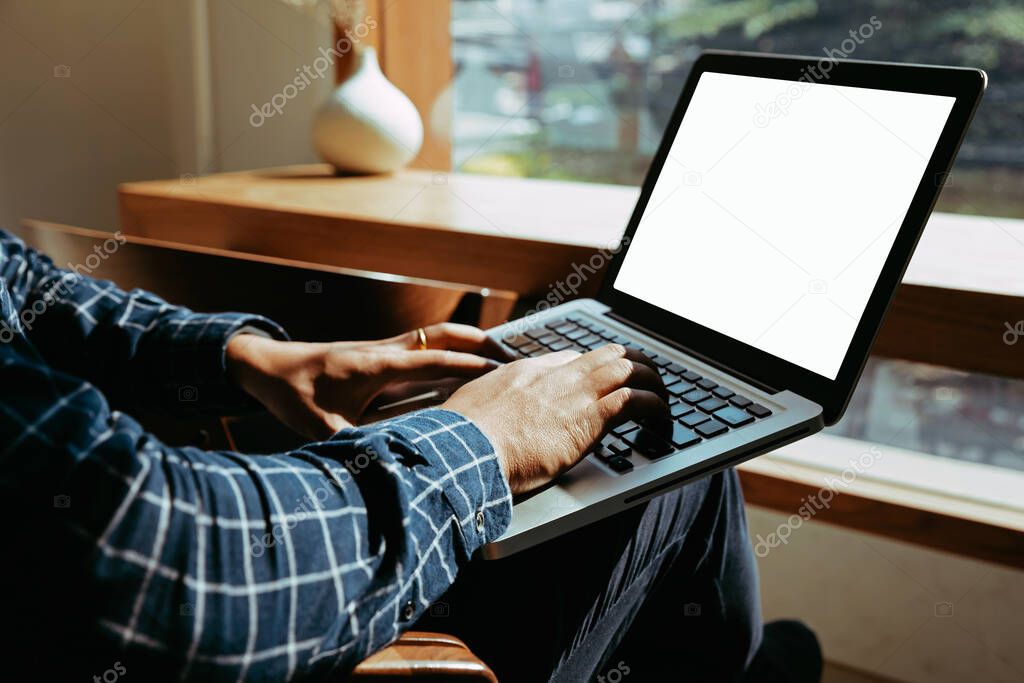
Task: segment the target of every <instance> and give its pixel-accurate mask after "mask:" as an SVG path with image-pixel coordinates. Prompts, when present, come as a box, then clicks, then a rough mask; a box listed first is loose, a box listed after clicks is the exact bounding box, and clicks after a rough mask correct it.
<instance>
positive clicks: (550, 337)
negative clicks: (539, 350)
mask: <svg viewBox="0 0 1024 683" xmlns="http://www.w3.org/2000/svg"><path fill="white" fill-rule="evenodd" d="M534 339H536V340H537V343H538V344H543V345H544V346H550V345H551V344H553V343H555V342H556V341H558V340H559V339H561V337H559V336H558V335H557V334H555V333H554V332H549V333H548V334H545V335H544V336H543V337H534Z"/></svg>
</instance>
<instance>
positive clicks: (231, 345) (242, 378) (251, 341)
mask: <svg viewBox="0 0 1024 683" xmlns="http://www.w3.org/2000/svg"><path fill="white" fill-rule="evenodd" d="M281 343H282V342H280V341H277V340H276V339H270V338H267V337H264V336H261V335H258V334H247V333H244V332H243V333H240V334H236V335H234V336H233V337H231V339H229V340H228V343H227V346H226V347H225V352H224V357H225V362H226V365H227V373H228V378H229V379H230V380H231V381H232V382H234V384H235V386H237V387H239V388H240V389H242V390H243V391H245V392H246V393H247V394H249V395H250V396H252V397H253V398H256V399H257V400H258V399H259V398H260V397H259V396H258V394H257V388H258V387H259V386H261V384H262V383H263V382H264V380H265V379H266V377H267V374H268V371H269V367H270V364H271V363H270V359H271V358H272V356H273V354H274V353H275V351H276V346H277V345H279V344H281Z"/></svg>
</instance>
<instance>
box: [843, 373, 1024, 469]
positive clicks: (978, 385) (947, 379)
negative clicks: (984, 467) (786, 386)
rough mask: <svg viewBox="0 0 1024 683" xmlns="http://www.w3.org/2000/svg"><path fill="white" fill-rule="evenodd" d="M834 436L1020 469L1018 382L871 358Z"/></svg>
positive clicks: (1022, 442) (1022, 397)
mask: <svg viewBox="0 0 1024 683" xmlns="http://www.w3.org/2000/svg"><path fill="white" fill-rule="evenodd" d="M826 431H827V432H830V433H832V434H836V435H837V436H846V437H850V438H854V439H861V440H864V441H873V442H875V443H883V444H888V445H890V446H897V447H900V448H907V449H910V450H913V451H919V452H921V453H930V454H933V455H939V456H943V457H947V458H957V459H960V460H970V461H972V462H981V463H986V464H989V465H997V466H999V467H1010V468H1013V469H1017V470H1024V382H1022V381H1019V380H1011V379H1006V378H1003V377H994V376H991V375H982V374H978V373H965V372H959V371H956V370H951V369H949V368H943V367H937V366H934V365H925V364H923V363H911V362H907V361H896V360H886V359H881V358H872V359H871V360H869V361H868V365H867V367H866V368H865V369H864V375H863V376H862V377H861V380H860V384H858V385H857V390H856V391H855V392H854V394H853V399H852V400H851V401H850V407H849V408H848V409H847V411H846V415H845V416H844V417H843V419H842V420H841V421H840V422H839V423H838V424H837V425H835V426H834V427H831V428H829V429H827V430H826Z"/></svg>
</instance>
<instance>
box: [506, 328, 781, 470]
mask: <svg viewBox="0 0 1024 683" xmlns="http://www.w3.org/2000/svg"><path fill="white" fill-rule="evenodd" d="M503 341H504V343H505V345H506V346H508V347H509V348H510V349H511V350H512V352H513V353H515V354H516V355H518V356H521V357H534V356H541V355H544V354H545V353H552V352H555V351H564V350H567V349H568V350H572V351H578V352H580V353H586V352H587V351H593V350H594V349H596V348H598V347H601V346H604V345H605V344H609V343H615V344H622V345H623V346H628V347H631V348H634V349H637V350H639V351H640V352H642V353H643V354H644V355H646V356H647V357H648V358H650V359H651V360H652V361H653V362H654V364H655V365H656V366H658V372H659V373H660V374H661V377H662V380H663V381H664V382H665V386H666V388H667V390H668V393H669V409H670V410H671V418H670V419H669V420H659V421H657V423H654V424H637V423H636V422H632V421H630V422H626V423H624V424H621V425H619V426H618V427H615V428H614V429H612V431H611V433H609V434H608V435H607V436H605V437H604V438H603V439H601V442H600V443H599V444H598V445H597V446H596V447H595V448H594V449H592V450H591V453H592V454H593V455H595V456H596V457H597V458H599V459H600V460H601V461H602V462H604V463H605V464H606V465H607V466H608V467H609V468H610V469H611V470H612V471H613V472H618V473H619V474H624V473H626V472H629V471H630V470H632V469H633V466H634V463H635V462H637V461H636V460H634V457H633V456H635V455H637V454H639V455H641V456H643V457H644V458H647V459H649V460H656V459H658V458H663V457H665V456H667V455H671V454H674V453H679V452H680V451H685V450H686V449H688V448H693V447H694V446H696V445H697V444H699V443H702V442H703V441H707V440H709V439H714V438H715V437H718V436H721V435H723V434H726V433H728V432H729V431H731V430H734V429H740V428H742V427H745V426H747V425H749V424H752V423H754V422H756V421H757V420H762V419H764V418H766V417H768V416H770V415H771V414H772V411H771V410H770V409H768V408H766V407H765V406H763V405H761V404H760V403H756V402H754V401H752V400H751V399H749V398H747V397H746V396H742V395H740V394H737V393H736V392H734V391H732V390H730V389H727V388H726V387H723V386H719V384H718V383H717V382H715V381H714V380H712V379H709V378H707V377H704V376H702V375H701V374H700V373H698V372H695V371H693V370H690V369H689V368H686V367H683V366H682V365H680V364H679V363H676V362H674V361H671V360H669V359H668V358H665V357H664V356H659V355H658V354H657V353H655V352H654V351H651V350H649V349H646V348H644V346H643V345H642V344H640V343H638V342H636V341H634V340H633V339H631V338H629V337H627V336H625V335H622V334H620V333H619V332H617V331H615V330H611V329H608V328H606V327H604V326H603V325H601V324H600V323H597V322H595V321H594V320H592V319H590V318H587V317H585V316H582V315H579V314H571V315H567V316H565V317H564V318H558V319H557V320H552V321H550V322H548V323H545V324H544V325H539V326H537V327H534V328H531V329H529V330H526V331H525V332H524V333H523V334H519V335H516V336H514V337H512V338H511V339H503Z"/></svg>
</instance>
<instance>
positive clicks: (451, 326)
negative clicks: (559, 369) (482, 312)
mask: <svg viewBox="0 0 1024 683" xmlns="http://www.w3.org/2000/svg"><path fill="white" fill-rule="evenodd" d="M423 332H424V334H425V335H426V338H427V348H428V349H442V350H447V351H463V352H466V353H475V354H477V355H480V356H484V357H486V358H493V359H495V360H500V361H502V362H508V361H510V360H513V359H514V356H513V355H512V354H511V353H509V351H508V350H507V349H505V347H503V346H502V345H501V344H500V343H498V342H497V341H495V340H494V339H491V338H490V337H488V336H487V334H486V333H485V332H484V331H483V330H481V329H480V328H478V327H473V326H472V325H461V324H458V323H438V324H436V325H430V326H429V327H425V328H423ZM405 341H406V344H407V346H406V348H409V349H419V348H420V340H419V335H418V334H417V332H416V330H413V331H412V332H409V333H407V334H406V335H405Z"/></svg>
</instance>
